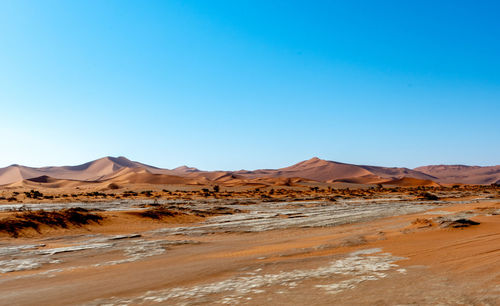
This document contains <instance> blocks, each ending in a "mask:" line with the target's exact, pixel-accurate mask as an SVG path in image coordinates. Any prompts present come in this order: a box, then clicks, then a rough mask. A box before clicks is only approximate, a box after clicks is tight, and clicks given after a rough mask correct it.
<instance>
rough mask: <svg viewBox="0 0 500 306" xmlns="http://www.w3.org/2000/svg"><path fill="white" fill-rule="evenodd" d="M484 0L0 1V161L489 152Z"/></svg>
mask: <svg viewBox="0 0 500 306" xmlns="http://www.w3.org/2000/svg"><path fill="white" fill-rule="evenodd" d="M499 9H500V7H499V4H498V3H496V2H494V1H482V2H472V1H471V2H461V3H459V4H457V3H456V2H452V1H442V2H440V3H435V2H431V1H420V2H418V3H401V2H398V1H387V2H385V3H384V4H380V3H377V4H375V3H369V2H365V3H362V4H360V3H358V4H353V3H350V2H347V1H341V2H336V3H334V4H333V3H330V2H328V1H318V2H314V3H313V4H311V3H310V2H301V1H292V2H287V3H278V2H268V1H239V2H237V3H236V2H231V1H210V2H202V1H187V2H186V1H169V2H168V3H165V2H160V1H151V2H148V3H138V2H133V1H106V2H100V1H72V2H63V1H44V2H41V1H40V2H37V1H15V2H2V3H0V25H1V26H2V29H3V31H1V33H0V41H1V42H2V48H0V67H2V69H0V106H1V109H2V110H3V116H2V122H3V124H2V125H1V126H0V136H1V137H2V146H1V148H2V154H1V155H0V167H5V166H8V165H10V164H14V163H16V164H22V165H27V166H34V167H36V166H49V165H54V166H61V165H75V164H80V163H83V162H87V161H90V160H93V159H97V158H100V157H103V156H126V157H127V158H130V159H132V160H137V161H140V162H144V163H147V164H151V165H155V166H158V167H163V168H174V167H177V166H180V165H189V166H193V167H197V168H200V169H205V170H216V169H225V170H237V169H241V168H244V169H262V168H279V167H285V166H288V165H290V164H293V163H295V162H298V161H301V160H305V159H309V158H311V157H313V156H319V157H321V158H323V159H327V160H335V161H339V162H344V163H352V164H363V165H380V166H401V167H409V168H414V167H418V166H423V165H429V164H468V165H482V166H485V165H498V164H500V159H499V156H500V155H499V154H498V152H499V151H500V141H499V140H500V139H499V136H498V130H500V121H499V120H498V118H500V107H499V101H500V75H499V74H498V71H499V68H500V60H499V58H498V54H500V43H499V42H498V41H497V40H495V39H494V38H495V37H498V36H499V34H500V25H499V23H498V21H497V19H498V18H497V12H498V11H499Z"/></svg>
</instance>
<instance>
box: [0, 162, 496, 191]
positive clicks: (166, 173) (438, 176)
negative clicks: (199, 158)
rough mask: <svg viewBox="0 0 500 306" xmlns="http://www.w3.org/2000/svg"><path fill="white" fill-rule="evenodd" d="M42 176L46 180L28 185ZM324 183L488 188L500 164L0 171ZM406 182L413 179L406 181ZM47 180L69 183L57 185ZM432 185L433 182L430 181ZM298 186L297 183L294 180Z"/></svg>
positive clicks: (128, 165) (101, 178)
mask: <svg viewBox="0 0 500 306" xmlns="http://www.w3.org/2000/svg"><path fill="white" fill-rule="evenodd" d="M40 177H47V178H50V179H46V182H42V181H40V179H38V181H36V180H35V181H33V180H32V181H27V180H30V179H34V178H40ZM290 178H294V179H295V180H297V178H301V179H303V180H304V181H307V182H311V181H316V182H323V183H352V184H379V183H384V184H388V182H392V183H391V184H394V185H401V186H413V185H419V184H423V185H429V186H430V185H435V184H436V183H465V184H492V183H495V182H497V181H500V166H492V167H477V166H444V165H440V166H426V167H419V168H416V169H408V168H390V167H378V166H367V165H353V164H346V163H340V162H335V161H327V160H323V159H319V158H317V157H314V158H311V159H309V160H306V161H302V162H299V163H297V164H295V165H292V166H289V167H285V168H280V169H259V170H240V171H201V170H198V169H196V168H192V167H188V166H181V167H178V168H175V169H171V170H170V169H162V168H157V167H153V166H150V165H146V164H143V163H139V162H135V161H131V160H129V159H127V158H125V157H104V158H101V159H97V160H94V161H91V162H88V163H85V164H82V165H78V166H62V167H42V168H33V167H26V166H20V165H11V166H9V167H5V168H0V185H12V184H18V185H19V184H21V185H29V184H47V185H49V184H51V186H58V185H61V186H62V185H74V184H76V182H77V181H80V182H108V183H109V182H117V183H131V184H134V183H141V184H197V185H199V184H226V185H234V186H236V185H256V184H257V185H259V184H262V185H273V184H276V185H290V184H293V182H290V181H289V180H288V181H287V179H290ZM405 178H412V179H414V180H409V179H405ZM52 180H68V182H62V181H60V182H58V181H52ZM435 182H436V183H435ZM295 183H297V182H295Z"/></svg>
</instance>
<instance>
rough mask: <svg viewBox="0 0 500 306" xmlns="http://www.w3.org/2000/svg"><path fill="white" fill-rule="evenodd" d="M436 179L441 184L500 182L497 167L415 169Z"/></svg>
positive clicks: (498, 167)
mask: <svg viewBox="0 0 500 306" xmlns="http://www.w3.org/2000/svg"><path fill="white" fill-rule="evenodd" d="M414 170H417V171H419V172H422V173H426V174H429V175H432V176H435V177H437V178H438V180H439V181H440V182H443V183H450V184H452V183H462V184H493V183H495V182H497V181H499V180H500V165H498V166H488V167H480V166H465V165H430V166H423V167H418V168H415V169H414Z"/></svg>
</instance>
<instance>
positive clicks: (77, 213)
mask: <svg viewBox="0 0 500 306" xmlns="http://www.w3.org/2000/svg"><path fill="white" fill-rule="evenodd" d="M102 219H103V217H102V216H100V215H98V214H94V213H91V212H89V211H88V210H86V209H84V208H69V209H64V210H60V211H45V210H36V211H31V210H27V211H22V212H20V213H17V214H16V215H14V216H12V217H8V218H4V219H1V220H0V232H6V233H8V234H9V235H11V236H12V237H18V236H19V233H20V232H21V231H23V230H25V229H33V230H35V231H37V232H40V226H42V225H46V226H50V227H60V228H68V226H69V225H74V226H82V225H85V224H89V223H99V222H100V221H101V220H102Z"/></svg>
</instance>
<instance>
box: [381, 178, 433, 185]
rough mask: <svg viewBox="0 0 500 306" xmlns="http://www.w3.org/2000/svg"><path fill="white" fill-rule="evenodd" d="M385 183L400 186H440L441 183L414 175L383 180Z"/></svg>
mask: <svg viewBox="0 0 500 306" xmlns="http://www.w3.org/2000/svg"><path fill="white" fill-rule="evenodd" d="M383 185H392V186H399V187H411V186H433V187H439V186H440V185H439V184H438V183H436V182H434V181H431V180H422V179H418V178H413V177H403V178H399V179H395V180H389V181H385V182H383Z"/></svg>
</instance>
